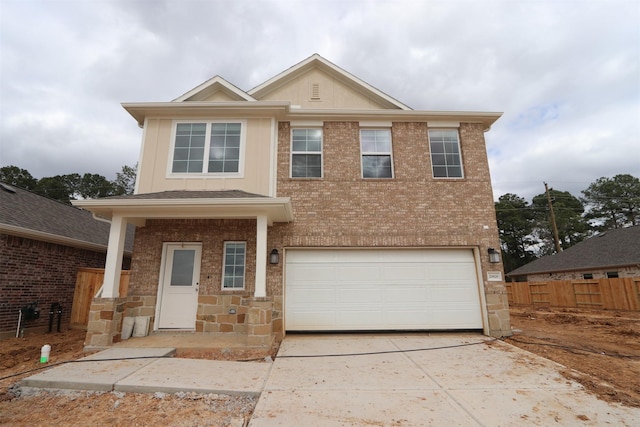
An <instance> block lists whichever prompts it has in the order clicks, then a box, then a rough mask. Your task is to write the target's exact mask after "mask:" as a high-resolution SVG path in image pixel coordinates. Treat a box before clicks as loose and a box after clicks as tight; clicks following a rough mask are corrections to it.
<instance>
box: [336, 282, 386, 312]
mask: <svg viewBox="0 0 640 427" xmlns="http://www.w3.org/2000/svg"><path fill="white" fill-rule="evenodd" d="M382 292H383V291H382V290H381V289H380V288H376V287H358V288H343V289H338V291H337V294H338V301H339V302H340V303H343V304H344V303H345V302H346V305H351V304H354V305H358V304H366V303H372V302H377V303H379V302H381V301H382ZM351 301H353V302H351ZM347 308H348V307H347Z"/></svg>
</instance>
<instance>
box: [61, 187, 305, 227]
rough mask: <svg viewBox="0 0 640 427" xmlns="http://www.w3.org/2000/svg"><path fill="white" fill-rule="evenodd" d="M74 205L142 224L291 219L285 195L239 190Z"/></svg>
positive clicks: (147, 195)
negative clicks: (181, 220) (175, 220)
mask: <svg viewBox="0 0 640 427" xmlns="http://www.w3.org/2000/svg"><path fill="white" fill-rule="evenodd" d="M72 203H73V204H74V205H75V206H79V207H82V208H85V209H87V210H90V211H91V212H93V213H94V214H96V215H98V216H100V217H102V218H108V219H111V218H113V216H114V215H118V214H120V215H123V216H126V217H127V219H128V221H129V222H130V223H133V224H136V225H139V226H144V224H145V221H146V220H147V219H150V218H209V219H224V218H257V217H258V216H261V215H265V216H266V217H267V221H268V222H269V224H270V225H271V224H273V223H274V222H289V221H291V220H293V209H292V207H291V200H290V199H289V198H288V197H268V196H263V195H260V194H253V193H247V192H245V191H241V190H218V191H190V190H178V191H161V192H157V193H140V194H135V195H130V196H112V197H103V198H100V199H92V200H74V201H73V202H72Z"/></svg>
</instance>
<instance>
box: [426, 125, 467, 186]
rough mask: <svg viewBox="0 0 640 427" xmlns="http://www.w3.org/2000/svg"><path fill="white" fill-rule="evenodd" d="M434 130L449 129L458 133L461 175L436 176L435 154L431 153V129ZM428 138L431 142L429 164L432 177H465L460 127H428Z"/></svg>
mask: <svg viewBox="0 0 640 427" xmlns="http://www.w3.org/2000/svg"><path fill="white" fill-rule="evenodd" d="M432 130H448V131H454V132H455V133H456V135H457V136H458V155H459V156H460V175H461V176H438V177H436V176H434V175H433V156H432V154H433V153H431V134H430V131H432ZM427 140H428V143H429V164H430V166H431V178H433V179H465V171H464V158H463V157H462V144H461V143H460V132H459V131H458V128H454V127H438V128H428V129H427Z"/></svg>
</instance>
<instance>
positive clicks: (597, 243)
mask: <svg viewBox="0 0 640 427" xmlns="http://www.w3.org/2000/svg"><path fill="white" fill-rule="evenodd" d="M631 265H640V226H634V227H627V228H618V229H614V230H608V231H605V232H603V233H600V234H597V235H595V236H593V237H591V238H589V239H587V240H584V241H582V242H580V243H578V244H576V245H574V246H572V247H570V248H569V249H566V250H564V251H562V252H560V253H557V254H554V255H549V256H545V257H542V258H540V259H537V260H535V261H532V262H530V263H529V264H526V265H523V266H522V267H520V268H517V269H515V270H513V271H511V272H509V274H507V276H523V275H528V274H539V273H553V272H562V271H576V270H596V269H603V268H608V267H624V266H631Z"/></svg>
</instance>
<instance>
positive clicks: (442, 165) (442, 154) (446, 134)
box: [429, 129, 462, 178]
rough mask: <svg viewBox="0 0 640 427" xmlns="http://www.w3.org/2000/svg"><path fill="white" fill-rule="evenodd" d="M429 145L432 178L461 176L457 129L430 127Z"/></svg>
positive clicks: (460, 156)
mask: <svg viewBox="0 0 640 427" xmlns="http://www.w3.org/2000/svg"><path fill="white" fill-rule="evenodd" d="M429 146H430V151H431V168H432V170H433V177H434V178H462V155H461V154H460V141H459V140H458V130H457V129H430V130H429Z"/></svg>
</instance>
